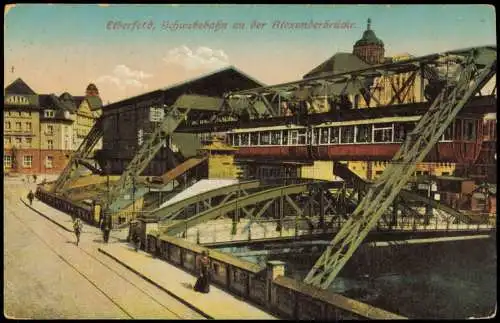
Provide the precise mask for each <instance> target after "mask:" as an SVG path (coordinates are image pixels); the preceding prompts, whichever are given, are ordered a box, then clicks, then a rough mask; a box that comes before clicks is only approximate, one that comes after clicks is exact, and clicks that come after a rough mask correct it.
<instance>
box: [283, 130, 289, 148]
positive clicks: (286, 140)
mask: <svg viewBox="0 0 500 323" xmlns="http://www.w3.org/2000/svg"><path fill="white" fill-rule="evenodd" d="M282 136H283V140H282V143H283V145H284V146H286V145H288V130H283V133H282Z"/></svg>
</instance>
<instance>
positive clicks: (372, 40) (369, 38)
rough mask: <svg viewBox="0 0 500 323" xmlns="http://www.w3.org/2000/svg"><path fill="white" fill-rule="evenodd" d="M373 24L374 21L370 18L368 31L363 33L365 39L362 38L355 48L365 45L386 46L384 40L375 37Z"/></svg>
mask: <svg viewBox="0 0 500 323" xmlns="http://www.w3.org/2000/svg"><path fill="white" fill-rule="evenodd" d="M371 22H372V20H371V19H370V18H368V21H367V26H366V30H365V31H364V33H363V37H361V39H360V40H358V41H357V42H356V43H355V44H354V47H357V46H364V45H379V46H384V42H383V41H382V40H380V39H379V38H377V36H376V35H375V32H374V31H373V30H371V29H370V27H371Z"/></svg>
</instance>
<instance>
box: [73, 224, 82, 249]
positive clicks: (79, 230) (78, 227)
mask: <svg viewBox="0 0 500 323" xmlns="http://www.w3.org/2000/svg"><path fill="white" fill-rule="evenodd" d="M73 229H74V231H75V235H76V245H77V246H78V243H79V242H80V233H82V229H83V224H82V220H80V218H76V220H75V221H74V222H73Z"/></svg>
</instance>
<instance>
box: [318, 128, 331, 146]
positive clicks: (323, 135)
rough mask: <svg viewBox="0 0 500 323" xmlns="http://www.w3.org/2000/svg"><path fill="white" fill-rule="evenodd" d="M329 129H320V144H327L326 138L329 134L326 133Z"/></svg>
mask: <svg viewBox="0 0 500 323" xmlns="http://www.w3.org/2000/svg"><path fill="white" fill-rule="evenodd" d="M328 130H329V128H322V129H321V137H320V142H321V143H322V144H327V143H328V140H329V139H328V138H330V134H329V132H328Z"/></svg>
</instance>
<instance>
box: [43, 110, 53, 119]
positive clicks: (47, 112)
mask: <svg viewBox="0 0 500 323" xmlns="http://www.w3.org/2000/svg"><path fill="white" fill-rule="evenodd" d="M54 115H55V112H54V110H45V118H53V117H54Z"/></svg>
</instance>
